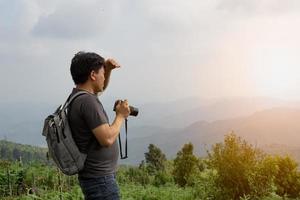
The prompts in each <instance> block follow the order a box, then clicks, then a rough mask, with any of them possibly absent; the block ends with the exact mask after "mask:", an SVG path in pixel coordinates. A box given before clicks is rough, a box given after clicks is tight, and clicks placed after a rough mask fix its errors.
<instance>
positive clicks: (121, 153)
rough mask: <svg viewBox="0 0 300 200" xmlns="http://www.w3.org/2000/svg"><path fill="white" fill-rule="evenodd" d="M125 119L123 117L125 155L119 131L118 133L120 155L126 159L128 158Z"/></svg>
mask: <svg viewBox="0 0 300 200" xmlns="http://www.w3.org/2000/svg"><path fill="white" fill-rule="evenodd" d="M127 121H128V120H127V119H125V155H124V156H123V152H122V142H121V133H119V147H120V156H121V159H126V158H128V156H127Z"/></svg>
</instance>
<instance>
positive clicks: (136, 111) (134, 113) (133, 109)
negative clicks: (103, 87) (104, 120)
mask: <svg viewBox="0 0 300 200" xmlns="http://www.w3.org/2000/svg"><path fill="white" fill-rule="evenodd" d="M119 101H121V102H122V100H117V101H116V102H115V105H114V111H116V106H117V105H118V103H119ZM129 109H130V114H129V115H131V116H134V117H136V116H137V115H138V114H139V109H138V108H136V107H133V106H129Z"/></svg>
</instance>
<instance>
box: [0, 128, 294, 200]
mask: <svg viewBox="0 0 300 200" xmlns="http://www.w3.org/2000/svg"><path fill="white" fill-rule="evenodd" d="M11 147H13V146H11ZM6 149H7V148H6ZM11 149H12V151H11V152H12V153H13V152H14V153H13V154H15V156H18V154H19V153H20V152H22V151H16V150H15V151H14V148H11ZM145 157H146V159H145V160H146V161H142V162H141V164H140V165H139V166H125V165H122V166H119V169H118V173H117V181H118V184H119V186H120V189H121V196H122V199H123V200H169V199H170V200H292V199H293V200H296V198H298V200H299V196H300V193H299V191H300V174H299V170H298V165H297V163H296V162H295V161H294V160H293V159H292V158H290V157H288V156H286V157H280V156H275V157H273V156H267V155H265V154H264V153H263V152H261V151H260V150H258V149H256V148H253V147H252V146H251V145H249V144H248V143H247V142H246V141H244V140H242V139H241V138H239V137H237V136H236V135H234V134H230V135H227V136H226V137H225V139H224V142H223V143H218V144H215V145H214V146H213V148H212V150H211V152H208V157H207V158H198V157H196V156H195V155H194V154H193V145H192V144H191V143H189V144H185V145H184V146H183V147H182V149H181V150H180V151H179V152H178V153H177V156H176V158H175V159H174V160H166V159H165V155H164V154H163V152H162V151H161V150H160V149H159V148H157V147H156V146H154V145H149V152H147V153H146V154H145ZM183 186H184V187H183ZM0 199H3V200H12V199H14V200H15V199H19V200H29V199H30V200H31V199H36V200H38V199H50V200H57V199H64V200H83V194H82V192H81V189H80V187H79V185H78V181H77V177H76V176H72V177H69V176H64V175H63V174H62V173H61V172H59V171H58V170H57V168H55V167H54V166H53V165H51V164H50V165H49V164H47V163H43V162H42V163H41V162H30V164H26V163H25V164H24V163H23V162H22V161H20V160H16V161H12V160H11V161H10V160H1V159H0Z"/></svg>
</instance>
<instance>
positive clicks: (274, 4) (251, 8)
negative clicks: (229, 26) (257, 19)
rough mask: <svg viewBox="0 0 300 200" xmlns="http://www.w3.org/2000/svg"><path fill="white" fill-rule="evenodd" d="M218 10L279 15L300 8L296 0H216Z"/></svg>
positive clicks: (244, 13)
mask: <svg viewBox="0 0 300 200" xmlns="http://www.w3.org/2000/svg"><path fill="white" fill-rule="evenodd" d="M217 9H218V10H223V11H226V12H229V13H233V14H237V13H238V14H240V15H241V16H244V15H257V14H261V15H281V14H286V13H291V12H297V11H299V10H300V2H299V1H298V0H218V4H217Z"/></svg>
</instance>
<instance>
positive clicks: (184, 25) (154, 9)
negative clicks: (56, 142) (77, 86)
mask: <svg viewBox="0 0 300 200" xmlns="http://www.w3.org/2000/svg"><path fill="white" fill-rule="evenodd" d="M299 27H300V1H299V0H202V1H199V0H188V1H182V0H144V1H141V0H119V1H117V0H109V1H108V0H107V1H104V0H81V1H79V0H51V1H43V0H0V84H1V86H2V91H1V99H0V102H6V101H33V102H47V103H49V102H50V103H51V102H60V101H62V100H63V99H64V98H65V97H66V96H67V94H68V93H69V92H70V91H71V88H72V87H73V82H72V79H71V76H70V73H69V66H70V60H71V58H72V57H73V55H74V54H75V53H76V52H77V51H79V50H85V51H94V52H97V53H99V54H100V55H102V56H104V57H106V58H108V57H113V58H115V59H116V60H118V61H119V62H120V64H121V66H122V68H121V69H118V70H117V71H115V72H114V73H113V74H112V78H111V83H110V87H109V88H108V90H107V91H106V92H105V94H104V97H103V98H128V99H129V100H131V101H134V102H136V104H142V103H143V102H150V101H168V100H174V99H178V98H184V97H190V96H197V97H201V98H219V97H230V96H246V97H248V96H270V97H280V98H285V99H299V98H300V59H299V55H298V54H299V52H300V37H299V35H300V28H299Z"/></svg>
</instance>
